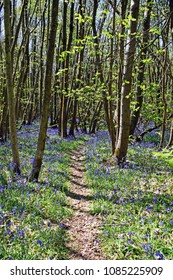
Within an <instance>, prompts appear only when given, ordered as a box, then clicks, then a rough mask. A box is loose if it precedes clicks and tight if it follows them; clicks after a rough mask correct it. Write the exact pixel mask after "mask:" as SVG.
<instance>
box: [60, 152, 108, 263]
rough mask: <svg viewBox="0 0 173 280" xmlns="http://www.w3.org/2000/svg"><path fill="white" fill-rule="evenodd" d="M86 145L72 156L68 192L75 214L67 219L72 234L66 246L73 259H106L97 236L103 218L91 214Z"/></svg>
mask: <svg viewBox="0 0 173 280" xmlns="http://www.w3.org/2000/svg"><path fill="white" fill-rule="evenodd" d="M83 154H84V147H82V148H81V149H80V150H79V151H75V152H74V153H73V155H72V156H71V159H72V164H71V178H72V179H71V188H70V191H69V192H68V196H69V201H68V203H69V205H70V207H71V208H72V209H73V210H74V214H73V216H72V217H70V219H69V220H66V221H65V225H66V227H67V229H68V234H69V236H70V239H69V241H68V242H67V243H66V247H67V248H68V249H69V250H70V252H71V254H70V257H69V259H71V260H101V259H106V257H105V256H104V254H103V253H102V251H101V249H100V247H99V242H98V240H97V236H98V233H99V226H100V224H101V218H100V217H99V216H94V215H91V214H90V209H91V203H92V196H91V194H90V190H89V189H88V188H87V185H86V182H85V180H84V172H85V169H84V156H83Z"/></svg>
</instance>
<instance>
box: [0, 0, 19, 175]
mask: <svg viewBox="0 0 173 280" xmlns="http://www.w3.org/2000/svg"><path fill="white" fill-rule="evenodd" d="M3 3H4V27H5V55H6V57H5V62H6V83H7V95H8V108H9V129H10V139H11V148H12V156H13V170H14V172H15V173H16V174H20V159H19V150H18V140H17V131H16V116H15V96H14V85H13V62H12V53H11V21H10V1H9V0H4V1H3Z"/></svg>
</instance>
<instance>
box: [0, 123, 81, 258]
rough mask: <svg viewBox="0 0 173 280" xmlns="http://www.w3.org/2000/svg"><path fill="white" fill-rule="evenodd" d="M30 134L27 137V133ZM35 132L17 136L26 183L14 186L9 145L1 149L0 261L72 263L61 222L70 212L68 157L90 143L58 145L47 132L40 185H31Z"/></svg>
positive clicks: (77, 141)
mask: <svg viewBox="0 0 173 280" xmlns="http://www.w3.org/2000/svg"><path fill="white" fill-rule="evenodd" d="M27 131H28V132H27ZM36 133H37V132H36V131H35V130H34V131H33V132H32V131H30V127H28V128H27V127H26V128H25V129H24V130H23V131H22V132H20V133H19V143H20V145H19V148H20V157H21V169H22V175H23V176H22V177H21V178H18V180H17V181H14V180H13V173H12V165H11V164H9V162H10V161H11V152H10V151H11V148H10V144H9V143H6V144H2V145H1V146H0V168H1V171H0V259H19V260H21V259H24V260H29V259H31V260H34V259H41V260H43V259H68V250H67V248H66V247H65V241H66V239H67V238H68V237H67V234H66V229H65V226H64V224H63V222H62V221H63V219H64V218H66V217H69V216H70V215H71V214H72V210H71V209H69V207H68V206H67V196H66V190H68V188H69V173H70V167H69V165H70V155H71V153H72V151H73V150H76V149H78V147H79V146H80V145H81V144H83V143H84V142H85V141H86V137H85V136H81V137H77V138H76V139H72V138H71V139H69V138H68V139H64V140H62V139H60V138H59V136H58V135H57V131H56V130H49V131H48V138H47V143H46V149H45V154H44V161H43V166H42V170H41V175H40V178H39V182H38V183H37V182H32V183H31V182H30V183H29V182H28V181H27V179H26V178H27V177H28V175H29V173H30V172H31V167H32V162H33V157H34V154H35V151H36V141H37V137H36V136H37V134H36Z"/></svg>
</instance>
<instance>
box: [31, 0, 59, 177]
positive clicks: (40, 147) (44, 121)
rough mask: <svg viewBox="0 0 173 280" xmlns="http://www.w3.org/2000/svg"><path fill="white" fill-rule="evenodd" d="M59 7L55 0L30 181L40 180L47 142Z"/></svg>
mask: <svg viewBox="0 0 173 280" xmlns="http://www.w3.org/2000/svg"><path fill="white" fill-rule="evenodd" d="M58 7H59V1H58V0H53V3H52V14H51V27H50V34H49V41H48V51H47V59H46V75H45V83H44V99H43V110H42V115H41V123H40V132H39V137H38V143H37V151H36V155H35V158H34V163H33V168H32V171H31V174H30V178H29V179H30V181H32V180H34V179H35V180H38V177H39V174H40V170H41V165H42V160H43V154H44V148H45V142H46V132H47V126H48V117H49V104H50V100H51V82H52V68H53V58H54V50H55V39H56V32H57V26H58Z"/></svg>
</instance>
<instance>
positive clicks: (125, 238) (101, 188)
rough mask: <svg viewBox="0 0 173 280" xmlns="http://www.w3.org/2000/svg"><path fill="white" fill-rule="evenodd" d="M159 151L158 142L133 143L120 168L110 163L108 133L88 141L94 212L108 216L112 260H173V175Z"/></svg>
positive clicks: (106, 241) (105, 235)
mask: <svg viewBox="0 0 173 280" xmlns="http://www.w3.org/2000/svg"><path fill="white" fill-rule="evenodd" d="M151 147H152V148H151ZM153 150H154V147H153V143H148V144H147V143H146V142H145V143H142V144H140V145H139V144H134V145H131V146H130V147H129V152H128V161H127V164H126V166H125V168H124V169H119V168H118V167H116V166H115V165H111V164H109V163H108V161H107V159H108V158H109V157H110V154H111V150H110V143H109V140H108V136H107V134H106V133H101V134H98V136H97V137H95V139H94V140H93V139H90V140H89V141H88V146H87V151H86V162H87V163H86V168H87V175H86V176H87V180H88V182H89V185H90V187H91V188H92V190H93V196H94V202H93V207H92V210H91V211H92V213H93V214H100V215H102V216H103V224H102V225H100V227H101V229H102V234H101V235H100V237H99V238H100V243H101V246H102V247H103V250H104V252H105V254H107V256H108V259H118V260H121V259H128V260H129V259H131V260H137V259H138V260H141V259H145V260H156V259H173V245H172V244H173V173H172V169H171V168H170V166H169V164H168V163H167V162H165V160H164V159H162V158H161V157H156V156H155V155H154V154H153Z"/></svg>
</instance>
